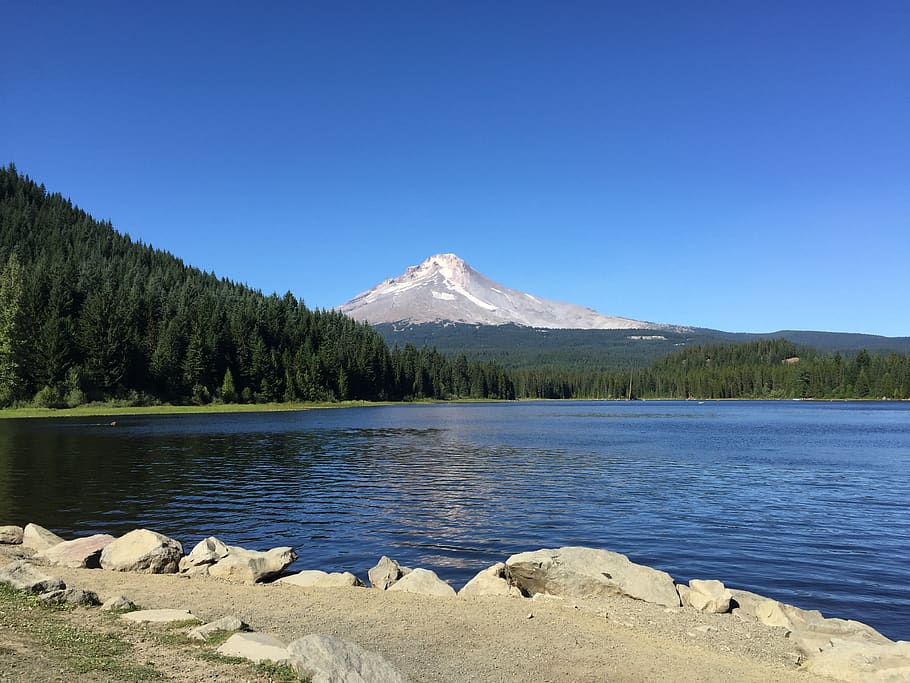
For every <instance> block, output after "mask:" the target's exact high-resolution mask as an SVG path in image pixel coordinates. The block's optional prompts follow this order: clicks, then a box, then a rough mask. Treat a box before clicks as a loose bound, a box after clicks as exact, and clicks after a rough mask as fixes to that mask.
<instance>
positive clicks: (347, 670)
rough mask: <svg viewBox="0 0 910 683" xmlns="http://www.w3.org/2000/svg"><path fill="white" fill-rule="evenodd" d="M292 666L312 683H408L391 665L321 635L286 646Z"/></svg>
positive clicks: (347, 644) (359, 649)
mask: <svg viewBox="0 0 910 683" xmlns="http://www.w3.org/2000/svg"><path fill="white" fill-rule="evenodd" d="M287 651H288V654H289V655H290V656H291V658H292V660H291V661H292V664H293V666H294V668H295V669H296V671H297V673H298V674H300V676H301V677H302V678H305V679H309V680H310V681H311V683H407V682H408V679H407V678H405V677H404V676H403V675H402V674H401V673H400V672H399V671H398V670H397V669H396V668H395V667H394V666H393V665H392V664H391V663H389V662H388V661H387V660H386V659H384V658H383V657H382V656H381V655H378V654H376V653H375V652H369V651H367V650H364V649H363V648H362V647H360V646H359V645H357V644H356V643H352V642H350V641H347V640H342V639H341V638H335V637H333V636H324V635H315V634H314V635H309V636H305V637H303V638H299V639H297V640H295V641H294V642H292V643H291V644H290V645H288V647H287Z"/></svg>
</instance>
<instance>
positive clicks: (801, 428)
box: [0, 401, 910, 639]
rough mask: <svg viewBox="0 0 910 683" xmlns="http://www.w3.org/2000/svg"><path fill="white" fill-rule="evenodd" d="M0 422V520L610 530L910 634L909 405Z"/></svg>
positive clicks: (247, 537) (521, 540)
mask: <svg viewBox="0 0 910 683" xmlns="http://www.w3.org/2000/svg"><path fill="white" fill-rule="evenodd" d="M105 422H106V421H105V420H101V419H98V418H94V419H65V420H63V419H61V420H4V421H0V524H20V525H21V524H25V523H27V522H29V521H35V522H37V523H39V524H42V525H43V526H46V527H48V528H50V529H52V530H54V531H56V532H57V533H59V534H61V535H63V536H64V537H74V536H78V535H86V534H91V533H97V532H109V533H112V534H115V535H117V534H121V533H124V532H126V531H129V530H131V529H133V528H136V527H147V528H150V529H154V530H156V531H160V532H161V533H164V534H166V535H169V536H172V537H174V538H176V539H178V540H180V541H181V542H182V543H183V544H184V547H185V550H186V551H187V552H188V551H189V549H190V548H191V547H192V545H194V544H195V543H196V542H197V541H199V540H200V539H202V538H203V537H205V536H209V535H215V536H218V537H219V538H221V539H222V540H223V541H225V542H227V543H229V544H234V545H241V546H245V547H250V548H257V549H267V548H269V547H273V546H281V545H290V546H293V547H294V548H295V549H296V550H297V552H298V554H299V555H300V560H298V562H297V563H296V564H295V568H298V569H303V568H312V569H324V570H327V571H342V570H349V571H352V572H354V573H355V574H357V575H358V576H360V577H361V578H363V579H366V571H367V569H369V568H370V567H371V566H372V565H373V564H375V563H376V560H378V559H379V557H380V556H381V555H384V554H385V555H389V556H391V557H394V558H395V559H397V560H399V561H400V562H401V563H402V564H405V565H409V566H422V567H427V568H431V569H434V570H435V571H436V572H437V573H438V574H439V575H440V576H441V577H442V578H444V579H447V580H450V581H451V583H452V584H453V585H454V586H455V587H456V588H459V587H460V586H461V585H462V584H463V583H464V582H465V581H467V580H468V579H469V578H470V577H471V576H473V574H474V573H476V572H477V571H479V570H480V569H482V568H484V567H487V566H489V565H490V564H492V563H494V562H497V561H502V560H504V559H505V558H507V557H508V556H509V555H510V554H512V553H515V552H520V551H525V550H534V549H537V548H544V547H558V546H563V545H585V546H592V547H601V548H607V549H609V550H614V551H617V552H622V553H625V554H627V555H628V556H629V557H630V558H631V559H632V560H634V561H636V562H640V563H643V564H648V565H651V566H654V567H657V568H660V569H663V570H666V571H668V572H669V573H670V574H672V575H673V576H674V578H675V579H676V580H677V581H680V582H685V581H688V580H689V579H690V578H717V579H721V580H722V581H724V582H725V583H727V584H728V585H730V586H735V587H739V588H745V589H748V590H753V591H755V592H758V593H761V594H764V595H768V596H773V597H775V598H777V599H780V600H783V601H785V602H789V603H792V604H796V605H799V606H801V607H805V608H817V609H821V610H822V611H823V612H825V614H827V615H828V616H838V617H843V618H854V619H859V620H861V621H865V622H867V623H869V624H871V625H873V626H875V627H876V628H878V629H879V630H881V631H882V632H883V633H885V634H886V635H888V636H890V637H891V638H901V639H910V511H908V501H910V405H908V404H898V403H809V402H768V403H764V402H707V403H704V404H700V403H697V402H693V401H690V402H628V403H627V402H581V401H567V402H532V403H503V404H457V403H453V404H439V405H414V406H407V405H403V406H391V407H370V408H350V409H342V410H312V411H304V412H292V413H263V414H235V415H204V416H175V417H169V416H154V417H124V418H118V426H117V427H114V428H112V427H109V426H106V424H105Z"/></svg>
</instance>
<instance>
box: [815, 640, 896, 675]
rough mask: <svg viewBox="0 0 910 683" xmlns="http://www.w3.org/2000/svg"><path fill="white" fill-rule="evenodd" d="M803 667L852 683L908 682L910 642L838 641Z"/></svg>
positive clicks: (834, 641)
mask: <svg viewBox="0 0 910 683" xmlns="http://www.w3.org/2000/svg"><path fill="white" fill-rule="evenodd" d="M802 668H803V669H805V670H807V671H811V672H812V673H816V674H820V675H822V676H828V677H830V678H833V679H835V680H837V681H848V682H849V683H906V682H907V681H910V643H908V642H905V641H900V642H897V643H893V642H888V643H858V642H855V641H843V640H836V639H835V640H833V641H832V646H831V647H829V648H827V649H825V650H823V651H822V652H817V653H815V654H812V655H811V656H809V657H808V658H807V659H806V661H805V662H804V663H803V666H802Z"/></svg>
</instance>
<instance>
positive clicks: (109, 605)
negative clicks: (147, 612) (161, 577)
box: [101, 595, 136, 612]
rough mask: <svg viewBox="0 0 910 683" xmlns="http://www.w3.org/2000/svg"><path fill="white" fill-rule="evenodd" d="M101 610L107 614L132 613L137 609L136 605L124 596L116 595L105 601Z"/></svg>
mask: <svg viewBox="0 0 910 683" xmlns="http://www.w3.org/2000/svg"><path fill="white" fill-rule="evenodd" d="M101 609H102V610H104V611H105V612H131V611H133V610H135V609H136V604H135V603H134V602H133V601H132V600H130V599H129V598H127V597H126V596H124V595H114V596H113V597H110V598H108V599H107V600H105V601H104V604H103V605H101Z"/></svg>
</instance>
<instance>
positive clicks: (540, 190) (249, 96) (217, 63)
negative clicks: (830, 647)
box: [0, 0, 910, 336]
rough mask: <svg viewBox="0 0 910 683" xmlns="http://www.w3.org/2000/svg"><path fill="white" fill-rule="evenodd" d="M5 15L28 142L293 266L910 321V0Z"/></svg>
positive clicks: (660, 311)
mask: <svg viewBox="0 0 910 683" xmlns="http://www.w3.org/2000/svg"><path fill="white" fill-rule="evenodd" d="M494 4H495V5H498V7H492V6H491V5H494ZM0 40H2V45H3V60H2V64H3V65H2V67H0V162H2V163H7V162H9V161H13V162H15V163H16V165H17V167H18V169H19V171H20V172H22V173H26V174H28V175H29V176H31V177H32V178H34V179H36V180H38V181H41V182H44V183H45V185H46V186H47V187H48V188H49V189H50V190H52V191H59V192H61V193H62V194H63V195H65V196H68V197H70V198H72V199H73V201H74V202H75V203H77V204H79V205H80V206H81V207H83V208H84V209H86V210H87V211H89V212H90V213H92V214H93V215H95V216H96V217H97V218H102V219H110V220H111V221H112V222H113V224H114V226H115V227H116V228H117V229H118V230H121V231H123V232H127V233H129V234H130V235H131V236H133V237H134V238H138V239H141V240H143V241H144V242H147V243H151V244H153V245H154V246H156V247H159V248H162V249H166V250H168V251H171V252H173V253H174V254H176V255H178V256H180V257H182V258H183V259H184V260H185V261H187V262H188V263H191V264H194V265H197V266H200V267H202V268H204V269H206V270H214V271H215V272H216V273H217V274H219V275H223V276H227V277H229V278H232V279H235V280H239V281H243V282H246V283H248V284H249V285H251V286H253V287H256V288H258V289H262V290H264V291H265V292H272V291H277V292H279V293H284V292H286V291H288V290H290V291H291V292H293V293H294V294H296V295H297V296H300V297H302V298H303V299H304V300H305V301H306V302H307V304H308V305H310V306H318V307H323V308H328V307H331V306H334V305H337V304H340V303H342V302H344V301H346V300H348V299H350V298H352V297H353V296H354V295H356V294H358V293H359V292H361V291H363V290H365V289H368V288H369V287H371V286H373V285H374V284H376V283H377V282H379V281H380V280H382V279H384V278H386V277H390V276H393V275H397V274H399V273H400V272H401V271H403V270H404V268H405V267H406V266H408V265H412V264H416V263H419V262H421V261H422V260H423V259H424V258H426V257H427V256H430V255H431V254H434V253H437V252H455V253H457V254H458V255H459V256H461V257H462V258H464V259H465V260H466V261H467V262H468V263H470V264H471V265H472V266H474V267H475V268H476V269H477V270H479V271H480V272H482V273H484V274H485V275H487V276H489V277H491V278H493V279H494V280H498V281H500V282H502V283H503V284H506V285H508V286H511V287H514V288H517V289H522V290H525V291H528V292H531V293H533V294H536V295H539V296H543V297H547V298H551V299H558V300H563V301H571V302H573V303H579V304H584V305H587V306H590V307H592V308H595V309H597V310H599V311H601V312H603V313H607V314H612V315H624V316H629V317H635V318H641V319H647V320H653V321H658V322H669V323H678V324H690V325H700V326H705V327H714V328H719V329H725V330H731V331H752V332H767V331H772V330H777V329H788V328H795V329H822V330H835V331H850V332H867V333H874V334H885V335H895V336H897V335H900V336H903V335H910V306H908V303H907V300H908V294H910V284H908V282H910V277H908V272H907V265H908V261H910V258H908V257H910V2H907V1H906V0H897V1H893V2H889V1H876V0H873V1H871V2H837V1H835V2H828V1H826V2H822V1H821V0H814V1H812V2H800V1H796V2H780V3H769V2H742V1H739V0H734V1H732V2H731V1H730V0H723V1H718V2H698V1H694V2H622V3H619V2H615V3H613V2H605V1H603V0H601V1H595V2H559V3H556V2H552V3H540V2H521V3H487V2H449V3H442V2H432V1H430V2H426V1H420V2H382V3H376V2H360V3H348V2H293V3H259V5H258V6H257V7H255V8H254V7H253V3H243V4H240V3H237V4H234V3H229V2H211V3H195V2H194V3H176V2H160V3H159V2H154V3H133V2H120V1H117V2H91V1H88V2H84V3H76V2H58V3H45V2H37V1H36V2H12V1H9V2H5V3H3V7H2V11H0Z"/></svg>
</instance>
